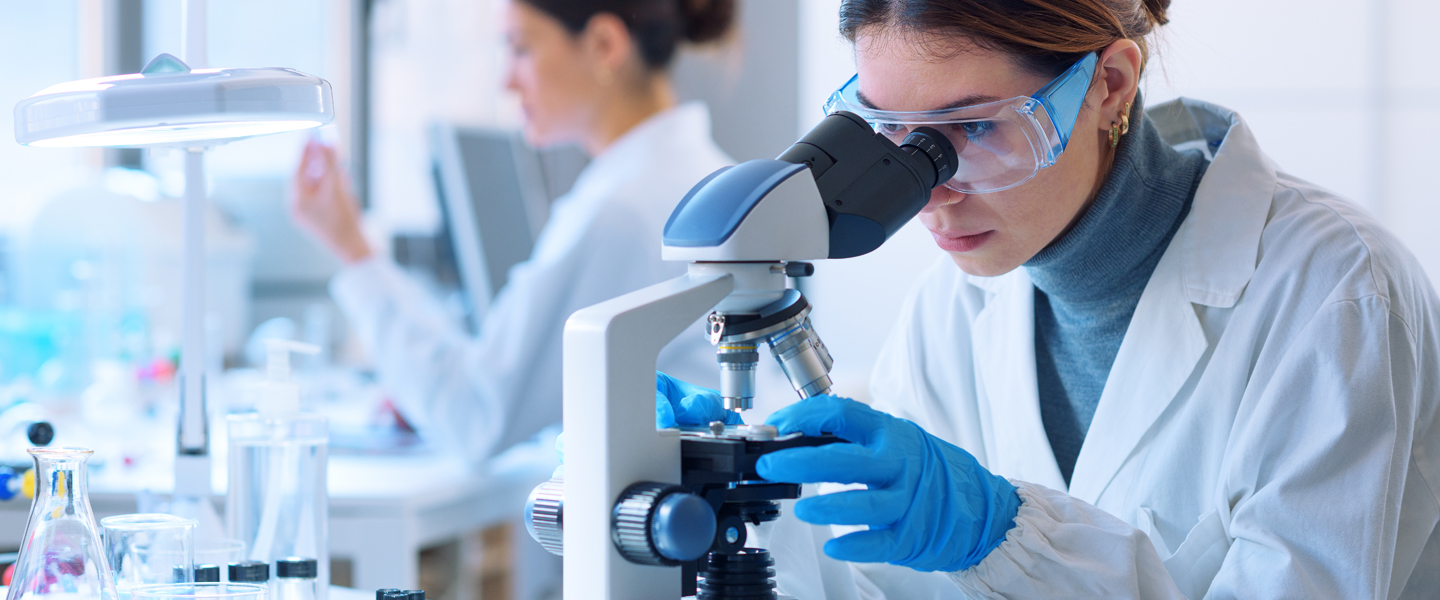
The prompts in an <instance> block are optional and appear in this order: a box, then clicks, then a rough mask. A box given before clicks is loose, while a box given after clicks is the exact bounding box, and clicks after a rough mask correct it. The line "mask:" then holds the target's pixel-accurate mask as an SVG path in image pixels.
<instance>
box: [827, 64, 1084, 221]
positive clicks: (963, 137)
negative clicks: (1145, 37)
mask: <svg viewBox="0 0 1440 600" xmlns="http://www.w3.org/2000/svg"><path fill="white" fill-rule="evenodd" d="M1098 61H1099V56H1098V55H1096V54H1094V53H1091V54H1089V55H1088V56H1086V57H1085V58H1083V59H1080V61H1079V62H1076V63H1075V64H1074V65H1072V66H1071V67H1070V68H1069V69H1067V70H1066V71H1065V72H1064V73H1061V74H1060V76H1059V77H1056V78H1055V79H1054V80H1053V81H1051V82H1050V83H1048V84H1045V87H1042V88H1040V91H1038V92H1035V94H1034V95H1032V96H1019V97H1016V98H1011V99H1009V100H998V101H994V102H986V103H984V104H975V105H970V106H964V107H960V108H953V109H941V110H926V111H892V110H878V109H875V108H872V107H871V106H869V105H868V104H866V103H865V102H862V101H861V100H860V96H859V91H860V82H859V78H860V76H859V75H856V76H854V77H851V78H850V81H848V82H846V83H845V85H843V86H841V87H840V89H838V90H836V91H835V93H834V94H831V95H830V99H829V100H828V101H826V102H825V114H830V113H834V112H836V111H842V110H843V111H849V112H852V113H855V114H857V115H859V116H860V117H861V118H863V119H865V120H866V121H868V122H869V123H870V125H871V126H872V127H874V128H875V131H876V132H877V133H883V134H885V135H886V136H887V137H889V138H890V139H891V140H892V141H894V142H896V143H899V142H900V140H902V139H904V138H905V136H906V135H907V134H909V133H910V131H912V130H914V129H915V128H917V127H922V126H923V127H933V128H935V129H938V130H940V131H941V132H942V133H944V134H945V135H946V136H947V137H949V138H950V143H952V144H954V145H955V150H956V152H957V153H958V154H959V164H957V165H956V169H955V176H954V177H951V178H950V181H947V182H946V183H945V187H948V188H950V189H952V190H955V191H957V192H962V193H966V194H983V193H986V192H998V191H1001V190H1008V189H1010V188H1013V187H1015V186H1017V185H1020V184H1022V183H1025V182H1026V181H1030V179H1031V178H1033V177H1035V174H1036V173H1039V172H1040V169H1043V168H1045V167H1048V166H1050V165H1053V164H1055V161H1056V160H1058V159H1059V158H1060V153H1062V152H1064V151H1065V145H1066V144H1067V143H1069V141H1070V133H1071V131H1072V130H1073V129H1074V128H1075V119H1076V118H1077V117H1079V115H1080V107H1081V105H1083V104H1084V102H1085V94H1086V92H1087V91H1088V90H1089V89H1090V78H1091V76H1093V75H1094V73H1095V65H1096V63H1097V62H1098Z"/></svg>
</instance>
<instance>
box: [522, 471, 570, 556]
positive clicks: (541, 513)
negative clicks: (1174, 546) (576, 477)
mask: <svg viewBox="0 0 1440 600" xmlns="http://www.w3.org/2000/svg"><path fill="white" fill-rule="evenodd" d="M525 529H526V530H527V531H529V532H530V537H532V538H534V539H535V541H537V542H540V545H541V546H544V547H545V549H546V550H549V551H550V553H551V554H554V555H557V556H564V555H565V479H564V478H562V477H556V478H554V479H551V480H550V481H547V482H545V483H542V484H540V485H538V486H535V489H534V490H532V491H531V492H530V499H529V500H527V501H526V502H525Z"/></svg>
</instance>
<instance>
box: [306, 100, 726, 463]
mask: <svg viewBox="0 0 1440 600" xmlns="http://www.w3.org/2000/svg"><path fill="white" fill-rule="evenodd" d="M729 164H732V163H731V161H730V159H729V157H727V156H726V155H725V153H724V152H723V151H721V150H720V148H719V147H718V146H716V145H715V142H714V141H713V140H712V139H711V137H710V116H709V112H708V111H707V110H706V108H705V106H704V105H703V104H700V103H698V102H696V103H688V104H684V105H681V106H678V107H675V108H673V109H670V110H667V111H665V112H662V113H660V114H657V115H655V116H653V117H651V118H650V119H649V120H647V121H645V122H644V123H642V124H640V125H638V126H636V127H635V128H633V129H631V130H630V131H628V132H626V133H625V135H624V136H622V137H621V138H620V139H619V140H617V141H615V142H614V143H613V144H612V145H611V146H610V147H608V148H606V150H605V151H604V152H603V153H601V154H600V155H599V156H596V157H595V158H594V159H593V160H592V161H591V162H590V164H589V165H588V166H586V167H585V170H584V171H583V172H582V173H581V174H580V177H579V179H578V180H577V181H576V182H575V185H574V187H573V188H572V189H571V190H570V192H569V193H567V194H565V195H564V196H563V197H561V198H559V199H558V200H556V201H555V203H554V205H553V207H552V209H551V212H550V219H549V221H548V222H547V223H546V225H545V227H544V229H543V230H542V231H541V233H540V236H539V238H538V239H537V240H536V244H535V250H534V252H533V254H532V255H531V257H530V259H529V260H527V261H525V262H523V263H520V264H518V265H516V266H515V267H514V268H513V269H511V270H510V273H509V278H508V280H507V281H508V283H506V285H505V287H504V288H503V289H501V290H500V293H499V294H498V295H497V296H496V297H495V300H494V302H493V303H492V304H491V306H490V309H489V310H488V311H487V313H486V314H485V315H484V319H483V321H482V325H481V327H480V331H479V335H478V337H474V338H472V337H470V336H468V335H466V334H465V333H464V332H463V331H462V330H461V329H460V328H459V327H458V325H456V324H455V323H453V322H451V321H450V320H449V319H447V318H446V316H445V315H444V314H443V312H442V311H441V310H440V309H439V308H438V307H437V306H436V304H435V303H434V302H433V301H431V300H430V299H429V298H427V297H426V294H425V293H424V292H423V290H422V289H421V288H419V287H418V285H417V284H416V283H415V282H413V281H411V280H410V279H409V278H407V277H406V276H404V275H403V274H402V273H401V272H400V271H399V269H397V268H396V266H395V265H394V264H393V263H391V262H390V261H388V260H385V259H379V258H377V259H372V260H369V261H366V262H364V263H361V264H358V265H355V266H352V267H347V268H345V269H343V270H342V271H341V272H340V273H339V274H338V275H336V276H335V278H334V279H333V280H332V281H331V284H330V289H331V294H332V296H333V297H334V298H335V300H336V302H337V303H338V304H339V305H340V307H341V309H342V310H343V311H344V312H345V315H346V316H347V317H348V318H349V322H350V323H351V325H352V327H353V328H354V329H355V331H356V332H357V334H358V336H359V338H360V340H361V342H362V343H363V344H364V345H365V347H366V348H367V349H368V350H369V351H370V353H371V355H372V359H373V361H374V364H375V366H376V368H377V370H378V371H379V375H380V380H381V382H382V384H383V385H385V387H387V388H388V389H389V390H390V391H391V392H392V393H393V394H394V397H395V399H396V401H397V403H398V404H399V407H400V409H401V410H402V412H404V414H405V415H406V416H407V417H410V418H414V419H416V420H417V421H418V422H419V424H420V427H421V429H422V432H424V433H425V434H427V435H429V436H432V437H435V438H438V439H440V440H441V441H442V443H444V444H446V445H448V446H449V447H451V448H454V449H456V450H458V451H460V452H463V454H464V456H465V457H466V458H467V459H469V460H470V461H471V462H472V463H473V462H478V461H480V460H483V459H485V458H487V457H489V456H491V455H493V454H494V453H496V452H499V451H501V450H504V449H505V448H507V447H509V446H511V445H513V444H514V443H515V442H518V441H521V440H524V439H526V438H527V437H529V436H531V435H534V434H535V433H537V432H538V431H540V430H541V429H543V428H545V427H546V426H548V425H552V424H556V423H559V422H560V414H561V408H560V407H561V391H560V390H561V340H562V337H563V336H562V333H563V331H564V326H565V320H566V319H567V318H569V316H570V314H571V313H573V312H575V311H576V310H578V309H580V308H584V307H586V306H590V305H592V304H596V303H599V302H601V301H604V300H608V299H610V298H614V297H616V296H620V295H622V294H625V293H628V292H632V291H634V290H637V289H640V288H642V287H645V286H648V285H652V284H655V283H659V282H661V281H664V280H666V279H670V278H672V277H676V276H679V275H681V274H683V273H684V272H685V263H683V262H667V261H663V260H661V259H660V239H661V231H662V230H663V229H664V226H665V221H666V219H668V218H669V216H670V211H671V210H672V209H673V208H674V207H675V205H676V204H678V203H679V202H680V199H681V198H683V197H684V195H685V193H686V192H688V191H689V190H690V188H691V187H692V186H694V185H695V184H696V183H697V182H699V181H700V180H701V179H703V178H705V176H706V175H709V174H710V173H711V172H713V171H715V170H716V169H719V168H720V167H723V166H726V165H729ZM659 367H660V368H661V369H662V370H665V371H666V372H669V373H674V374H675V375H676V376H677V377H681V378H684V379H686V380H687V381H693V382H696V383H698V384H701V385H707V386H710V387H714V386H715V384H716V383H717V382H718V377H719V376H718V371H717V368H716V366H715V350H714V348H712V347H711V346H710V344H709V343H708V340H707V339H706V338H705V336H704V335H703V330H702V329H701V328H699V327H698V325H697V329H696V331H695V332H693V334H692V333H690V332H687V334H685V335H682V336H680V337H679V338H677V339H676V340H675V341H674V342H672V343H671V344H670V345H669V346H667V347H666V348H665V350H664V352H662V354H661V356H660V364H659Z"/></svg>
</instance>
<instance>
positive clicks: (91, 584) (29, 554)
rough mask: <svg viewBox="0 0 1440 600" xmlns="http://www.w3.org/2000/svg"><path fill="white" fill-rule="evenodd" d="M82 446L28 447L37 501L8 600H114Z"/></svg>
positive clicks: (26, 528) (26, 527)
mask: <svg viewBox="0 0 1440 600" xmlns="http://www.w3.org/2000/svg"><path fill="white" fill-rule="evenodd" d="M91 454H93V452H92V451H90V450H88V449H85V448H31V449H30V456H32V457H34V459H35V500H34V502H33V503H32V504H31V505H30V520H29V521H28V522H26V523H25V536H24V537H22V538H21V541H20V558H19V560H17V561H16V563H15V574H14V576H13V578H12V579H11V581H10V593H9V595H8V596H6V600H118V599H117V597H116V594H115V582H114V581H112V580H111V579H110V567H109V565H108V564H107V563H106V560H105V546H104V545H103V544H101V543H100V530H99V528H98V527H96V526H95V515H94V513H92V512H91V511H90V489H89V486H88V484H87V482H86V475H85V462H86V461H87V460H89V459H90V455H91Z"/></svg>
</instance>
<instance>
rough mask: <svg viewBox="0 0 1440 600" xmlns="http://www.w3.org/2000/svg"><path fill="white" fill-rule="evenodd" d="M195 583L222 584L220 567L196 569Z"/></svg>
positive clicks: (210, 566)
mask: <svg viewBox="0 0 1440 600" xmlns="http://www.w3.org/2000/svg"><path fill="white" fill-rule="evenodd" d="M195 583H220V565H199V566H197V567H195Z"/></svg>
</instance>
